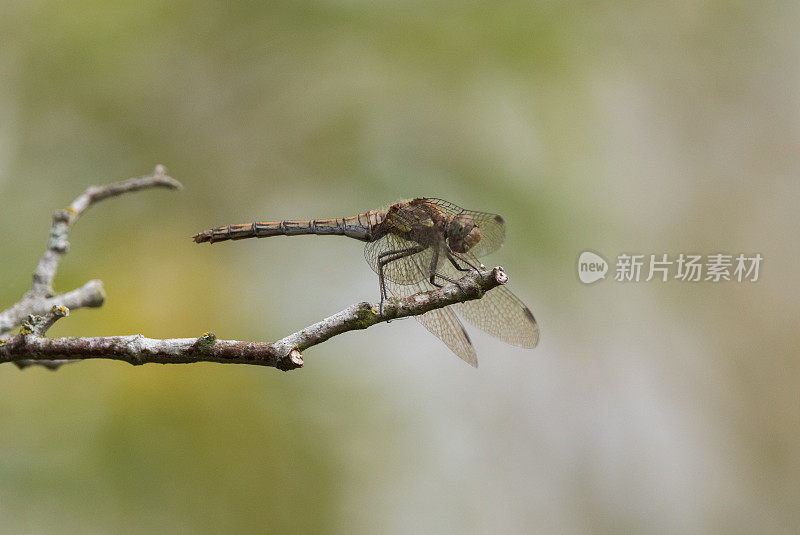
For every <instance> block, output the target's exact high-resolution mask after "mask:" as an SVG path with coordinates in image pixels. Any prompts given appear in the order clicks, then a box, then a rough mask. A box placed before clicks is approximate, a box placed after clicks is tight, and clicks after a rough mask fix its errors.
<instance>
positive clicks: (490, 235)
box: [462, 210, 506, 257]
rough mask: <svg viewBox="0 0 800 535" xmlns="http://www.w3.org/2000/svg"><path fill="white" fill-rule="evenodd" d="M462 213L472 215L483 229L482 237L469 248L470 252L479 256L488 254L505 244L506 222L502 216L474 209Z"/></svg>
mask: <svg viewBox="0 0 800 535" xmlns="http://www.w3.org/2000/svg"><path fill="white" fill-rule="evenodd" d="M462 213H463V214H466V215H468V216H470V217H471V218H472V220H473V221H474V222H475V223H476V224H477V225H478V228H479V229H481V239H480V240H479V241H478V243H476V244H475V245H474V246H473V247H472V249H470V250H469V252H470V253H472V254H473V255H475V256H477V257H481V256H486V255H488V254H490V253H493V252H495V251H496V250H498V249H499V248H500V247H501V246H502V245H503V242H504V241H505V239H506V222H505V221H503V218H502V217H500V216H499V215H497V214H490V213H488V212H473V211H472V210H464V211H463V212H462Z"/></svg>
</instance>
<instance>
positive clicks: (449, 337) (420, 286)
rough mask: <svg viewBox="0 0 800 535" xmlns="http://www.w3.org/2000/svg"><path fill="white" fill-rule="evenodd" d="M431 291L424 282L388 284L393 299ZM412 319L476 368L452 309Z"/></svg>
mask: <svg viewBox="0 0 800 535" xmlns="http://www.w3.org/2000/svg"><path fill="white" fill-rule="evenodd" d="M432 289H433V288H432V287H431V286H430V284H428V283H427V282H425V281H424V280H423V281H420V282H418V283H416V284H409V285H399V284H392V283H390V284H389V293H391V294H392V295H393V296H395V297H408V296H409V295H413V294H415V293H418V292H427V291H428V290H432ZM414 319H415V320H417V321H418V322H420V323H421V324H422V326H423V327H425V328H426V329H428V331H429V332H430V333H431V334H433V335H434V336H435V337H437V338H438V339H439V340H441V341H442V342H444V344H445V345H446V346H447V347H449V348H450V350H451V351H452V352H453V353H455V354H456V355H457V356H458V357H459V358H460V359H461V360H463V361H464V362H466V363H467V364H469V365H470V366H473V367H475V368H477V367H478V355H477V354H476V353H475V348H474V347H472V341H470V339H469V335H468V334H467V331H466V330H465V329H464V326H463V325H462V324H461V322H460V321H459V319H458V317H456V315H455V314H454V313H453V309H452V307H444V308H437V309H436V310H430V311H428V312H426V313H425V314H422V315H420V316H414Z"/></svg>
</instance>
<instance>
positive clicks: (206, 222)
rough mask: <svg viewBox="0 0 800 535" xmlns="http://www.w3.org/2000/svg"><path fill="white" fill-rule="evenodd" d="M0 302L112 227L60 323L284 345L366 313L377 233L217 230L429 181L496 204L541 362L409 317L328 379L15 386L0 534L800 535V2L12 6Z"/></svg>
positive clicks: (169, 371)
mask: <svg viewBox="0 0 800 535" xmlns="http://www.w3.org/2000/svg"><path fill="white" fill-rule="evenodd" d="M2 12H3V16H2V17H0V227H2V229H3V231H2V232H0V258H1V259H2V262H0V308H3V307H5V306H8V305H10V304H12V303H13V302H15V301H16V300H17V299H18V298H19V297H20V296H21V295H22V293H23V292H24V291H25V289H26V288H27V286H28V284H29V278H30V273H31V272H32V270H33V268H34V266H35V264H36V262H37V259H38V257H39V255H40V254H41V253H42V251H43V250H44V246H45V243H46V238H47V232H48V228H49V225H50V216H51V214H52V213H53V211H54V210H55V209H57V208H59V207H63V206H65V205H66V204H67V203H69V202H70V201H71V200H72V199H73V198H74V197H75V196H77V195H78V194H79V193H80V192H81V191H83V189H84V188H85V187H86V186H88V185H90V184H101V183H106V182H111V181H114V180H119V179H123V178H128V177H131V176H137V175H143V174H147V173H148V172H149V171H150V170H151V169H152V168H153V166H154V165H155V164H157V163H162V164H165V165H166V166H167V167H168V169H169V173H170V175H171V176H173V177H175V178H176V179H178V180H180V181H182V182H183V184H184V186H185V189H184V190H183V191H181V192H167V191H162V190H159V191H148V192H143V193H137V194H133V195H130V196H126V197H124V198H117V199H111V200H108V201H106V202H104V203H101V204H99V205H97V206H95V207H93V208H92V209H91V210H90V211H89V212H87V213H86V215H85V216H84V217H83V218H82V219H81V220H80V221H79V222H78V224H77V225H76V226H75V228H74V229H73V231H72V233H71V235H70V241H71V244H72V247H71V251H70V254H69V255H67V257H65V259H64V261H63V262H62V265H61V268H60V271H59V274H58V277H57V280H56V284H57V288H58V289H60V290H69V289H72V288H74V287H76V286H78V285H81V284H83V283H84V282H85V281H86V280H88V279H91V278H100V279H102V280H103V282H104V284H105V288H106V291H107V294H108V299H107V301H106V304H105V305H104V306H103V307H102V308H101V309H96V310H79V311H74V312H73V314H72V315H71V316H70V317H69V318H68V319H65V320H62V321H60V322H59V323H58V324H57V325H56V326H55V327H54V328H53V329H52V330H51V334H52V335H57V336H66V335H72V336H79V335H81V336H89V335H103V334H131V333H143V334H145V335H147V336H151V337H188V336H198V335H199V334H201V333H202V332H204V331H208V330H213V331H214V332H215V333H216V334H217V335H218V336H220V337H222V338H235V339H251V340H272V339H276V338H278V337H280V336H283V335H285V334H288V333H289V332H292V331H293V330H296V329H299V328H301V327H303V326H305V325H307V324H308V323H310V322H313V321H316V320H317V319H319V318H321V317H323V316H324V315H327V314H330V313H332V312H335V311H337V310H339V309H341V308H343V307H344V306H346V305H348V304H350V303H352V302H355V301H360V300H363V299H375V298H376V297H377V280H376V277H375V275H374V274H373V273H372V271H371V270H370V269H369V267H368V266H367V265H366V264H365V263H364V261H363V258H362V252H361V247H360V244H358V243H357V242H355V241H349V240H344V239H342V238H322V237H300V238H293V239H291V240H290V239H282V238H281V239H278V238H276V239H274V240H261V241H250V240H247V241H244V242H234V243H225V244H219V245H215V246H213V247H208V246H202V247H201V246H196V245H194V244H193V243H192V242H191V240H190V239H189V236H191V235H192V234H193V233H195V232H197V231H199V230H202V229H204V228H208V227H209V226H214V225H218V224H225V223H237V222H247V221H252V220H264V219H283V218H310V217H335V216H345V215H350V214H352V213H356V212H359V211H364V210H368V209H373V208H378V207H381V206H384V205H386V204H388V203H391V202H395V201H396V200H398V199H403V198H408V197H414V196H422V195H424V196H438V197H443V198H446V199H448V200H451V201H453V202H455V203H458V204H460V205H462V206H466V207H469V208H474V209H479V210H486V211H492V212H498V213H501V214H503V216H504V217H505V219H506V220H507V221H508V224H509V231H508V235H507V240H506V246H505V247H504V249H503V250H502V251H501V252H500V253H498V254H497V255H495V256H494V257H492V258H489V259H488V261H487V264H488V263H491V264H502V265H503V266H504V267H505V268H506V269H507V271H508V272H509V274H510V276H511V280H512V287H513V288H514V290H515V292H516V293H517V294H518V295H519V296H520V297H521V298H523V299H524V300H525V301H526V302H527V303H528V304H529V306H530V307H531V308H532V309H533V310H534V313H535V314H536V316H537V318H538V319H539V320H540V321H541V323H542V326H543V331H542V332H543V334H542V337H543V338H542V344H541V346H540V347H539V348H538V349H536V350H535V351H524V350H518V349H514V348H509V347H507V346H504V345H502V344H501V343H500V342H498V341H496V340H494V339H491V338H489V337H487V336H482V335H481V334H479V333H475V330H474V329H473V330H471V333H474V336H473V339H474V342H475V344H476V346H477V348H478V353H479V358H480V361H481V368H479V369H478V370H477V371H476V370H473V369H471V368H469V367H468V366H465V365H464V364H463V363H462V362H461V361H459V360H458V359H457V358H455V357H454V356H453V355H451V354H449V353H448V351H447V350H446V348H445V347H444V346H442V345H441V344H440V343H439V342H438V341H437V340H436V339H434V338H432V337H431V336H430V335H428V334H427V332H426V331H424V329H422V328H421V327H420V326H419V325H418V324H416V322H413V321H398V322H392V323H391V324H388V325H381V326H378V327H375V328H373V329H369V330H367V331H362V332H355V333H349V334H347V335H343V336H340V337H336V338H334V339H332V340H330V341H329V342H327V343H325V344H323V345H321V346H318V347H315V348H313V349H310V350H308V351H307V352H306V355H305V360H306V367H305V368H304V369H303V370H299V371H295V372H292V373H288V374H284V373H280V372H277V371H276V370H273V369H259V368H246V367H235V366H222V365H210V364H208V365H190V366H155V365H150V366H143V367H136V368H133V367H130V366H128V365H124V364H121V363H115V362H102V361H94V362H85V363H80V364H75V365H72V366H66V367H64V368H63V369H61V370H59V371H58V372H56V373H52V372H49V371H46V370H40V369H30V370H26V371H24V372H20V371H19V370H17V369H16V368H15V367H13V366H11V365H6V366H3V367H2V368H0V531H2V532H3V533H59V534H61V533H82V534H83V533H154V532H155V533H164V532H176V533H258V532H272V533H275V532H317V533H420V532H423V533H531V532H549V533H620V532H624V533H703V532H712V533H780V532H786V533H792V532H796V530H797V525H798V521H800V510H798V508H797V503H800V456H798V453H797V444H798V443H800V394H798V392H799V390H798V387H799V386H800V381H799V379H800V366H799V365H798V360H797V359H798V348H800V335H798V330H797V318H798V317H800V304H798V303H799V301H798V296H799V295H800V292H798V284H797V273H798V272H800V261H798V255H797V253H796V251H797V249H796V247H797V245H796V242H797V236H798V234H799V231H800V228H799V227H800V224H799V223H798V222H799V221H800V218H798V216H797V205H798V201H800V182H798V171H800V157H799V156H798V146H800V114H799V113H798V110H800V107H798V95H799V94H800V63H798V61H797V58H798V54H799V53H800V37H798V32H797V29H798V27H800V6H798V4H797V3H795V2H788V1H787V2H781V1H776V2H767V3H751V2H714V1H707V2H701V1H698V2H674V3H669V2H667V3H651V2H646V3H642V2H614V3H593V2H579V1H564V2H513V1H498V2H455V1H446V0H445V1H432V2H404V1H393V2H379V3H372V2H358V1H346V0H338V1H336V0H332V1H326V2H213V1H202V0H201V1H195V2H155V1H151V0H144V1H141V0H140V1H138V2H99V1H86V0H83V1H74V2H53V1H36V0H34V1H30V2H17V3H11V2H6V3H5V5H3V8H2ZM587 249H588V250H594V251H597V252H600V253H601V254H604V255H605V256H606V258H607V259H610V260H612V261H613V259H614V257H615V256H616V255H617V254H620V253H623V252H628V253H631V252H636V253H643V254H662V253H670V254H673V255H674V254H677V253H679V252H686V253H700V254H712V253H716V252H720V251H722V252H727V253H730V254H737V253H740V252H743V253H748V254H749V253H755V252H760V253H761V254H762V255H763V256H764V258H765V261H764V264H763V266H762V273H761V280H759V281H758V282H757V283H735V282H730V283H718V284H714V283H695V284H691V283H682V282H679V281H671V282H668V283H658V282H650V283H644V282H641V283H638V284H622V283H617V282H613V281H611V280H607V281H605V282H600V283H597V284H595V285H592V286H584V285H582V284H581V283H580V282H578V280H577V277H576V274H575V263H576V260H577V257H578V255H579V254H580V252H581V251H583V250H587Z"/></svg>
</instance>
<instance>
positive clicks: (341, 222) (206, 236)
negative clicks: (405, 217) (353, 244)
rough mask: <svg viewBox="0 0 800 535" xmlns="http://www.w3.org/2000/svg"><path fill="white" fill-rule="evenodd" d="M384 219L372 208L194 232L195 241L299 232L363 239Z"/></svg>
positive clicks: (294, 233)
mask: <svg viewBox="0 0 800 535" xmlns="http://www.w3.org/2000/svg"><path fill="white" fill-rule="evenodd" d="M382 221H383V212H378V211H371V212H366V213H363V214H358V215H354V216H350V217H343V218H338V219H304V220H297V221H294V220H284V221H255V222H253V223H241V224H238V225H226V226H223V227H216V228H213V229H210V230H204V231H203V232H199V233H197V234H195V235H194V237H193V238H194V241H195V242H197V243H203V242H210V243H214V242H218V241H225V240H244V239H246V238H267V237H270V236H297V235H300V234H322V235H328V234H331V235H341V236H347V237H349V238H354V239H356V240H361V241H369V240H370V239H371V238H372V233H373V229H374V228H375V227H376V226H377V225H379V224H380V223H381V222H382Z"/></svg>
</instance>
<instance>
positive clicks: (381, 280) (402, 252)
mask: <svg viewBox="0 0 800 535" xmlns="http://www.w3.org/2000/svg"><path fill="white" fill-rule="evenodd" d="M424 250H425V246H424V245H416V246H414V247H408V248H407V249H394V250H392V251H384V252H382V253H381V254H379V255H378V284H379V285H380V288H381V303H380V305H379V306H378V312H379V313H380V314H383V302H384V301H385V300H386V299H387V295H386V280H385V276H384V274H383V268H384V266H386V264H388V263H389V262H394V261H395V260H400V259H401V258H405V257H407V256H411V255H414V254H417V253H419V252H420V251H424Z"/></svg>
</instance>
